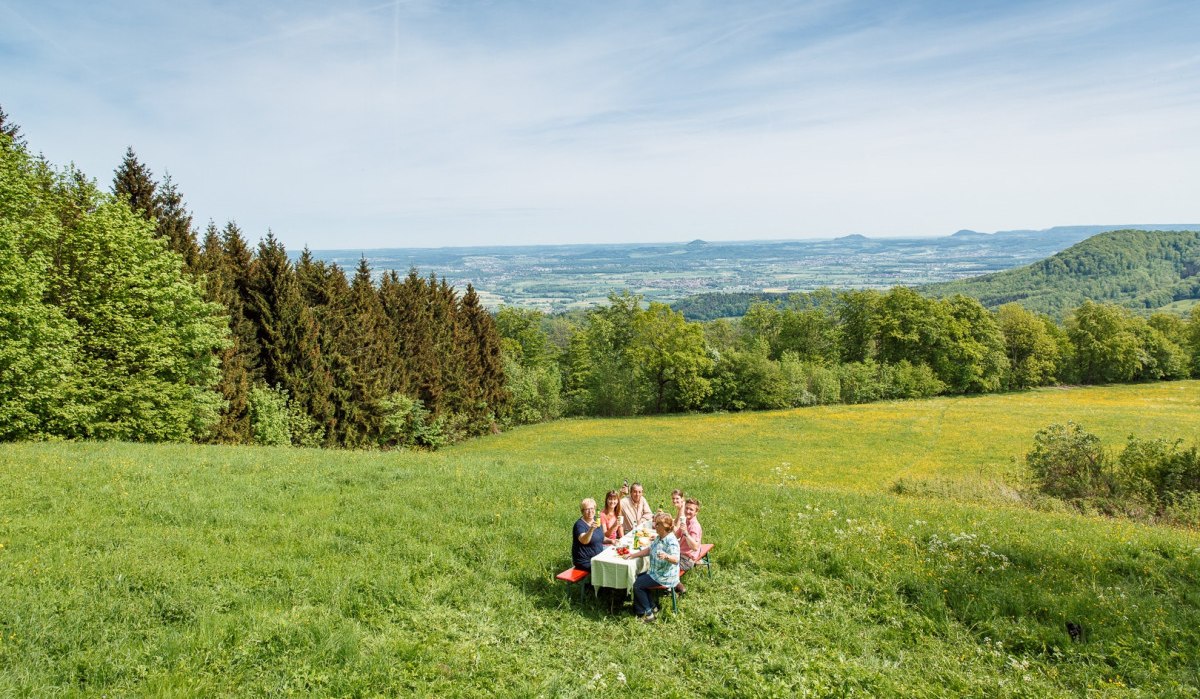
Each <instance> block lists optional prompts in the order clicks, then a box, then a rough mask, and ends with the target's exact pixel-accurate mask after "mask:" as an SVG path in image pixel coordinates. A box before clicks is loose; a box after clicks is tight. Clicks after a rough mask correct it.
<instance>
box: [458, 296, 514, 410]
mask: <svg viewBox="0 0 1200 699" xmlns="http://www.w3.org/2000/svg"><path fill="white" fill-rule="evenodd" d="M458 319H459V325H460V327H461V328H462V329H463V332H462V345H463V347H465V348H466V349H467V354H466V357H465V362H464V373H465V377H466V386H467V388H468V396H469V399H470V401H471V403H472V406H470V407H471V408H472V411H473V417H474V418H475V419H476V420H477V421H478V420H488V422H487V423H486V424H484V423H479V424H478V428H477V430H478V431H482V430H484V429H489V428H491V427H492V424H491V421H490V420H491V419H494V418H496V417H499V416H501V415H503V413H504V410H505V407H506V404H507V402H508V395H507V391H506V390H505V387H504V353H503V351H502V348H501V340H500V333H499V331H498V330H497V328H496V322H495V319H493V318H492V315H491V314H490V313H488V312H487V309H485V308H484V307H483V304H482V303H480V301H479V295H478V294H477V293H475V287H474V286H472V285H471V284H467V291H466V293H465V294H463V297H462V300H461V301H460V302H459V311H458Z"/></svg>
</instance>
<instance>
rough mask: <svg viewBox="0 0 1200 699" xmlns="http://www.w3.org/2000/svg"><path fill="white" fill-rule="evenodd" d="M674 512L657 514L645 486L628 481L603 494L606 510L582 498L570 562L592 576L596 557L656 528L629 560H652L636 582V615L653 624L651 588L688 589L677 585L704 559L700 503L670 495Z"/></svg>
mask: <svg viewBox="0 0 1200 699" xmlns="http://www.w3.org/2000/svg"><path fill="white" fill-rule="evenodd" d="M671 505H672V507H673V508H674V510H675V514H674V515H672V514H670V513H669V512H665V511H662V510H660V511H658V512H653V511H652V510H651V508H650V504H649V503H648V502H647V500H646V495H645V492H644V490H643V488H642V484H641V483H634V484H633V485H630V484H629V483H628V482H626V483H625V485H623V486H622V487H621V489H620V490H610V491H608V493H607V494H605V496H604V509H603V510H602V511H601V512H600V513H599V514H597V513H596V501H595V500H593V499H592V498H584V499H583V500H582V501H581V502H580V503H579V514H580V517H579V519H577V520H575V527H574V530H573V531H572V538H571V560H572V563H573V564H574V566H575V567H576V568H579V569H581V570H586V571H588V572H591V570H592V558H594V557H595V556H598V555H600V554H601V553H603V552H604V549H605V548H606V547H608V546H615V545H616V544H617V542H618V541H620V539H621V538H622V537H624V536H625V534H626V533H627V532H630V531H633V530H634V529H637V528H638V527H644V528H647V529H649V528H651V527H652V528H653V529H654V532H655V534H656V537H655V538H654V540H653V541H652V542H651V543H650V545H648V546H645V547H643V548H641V549H639V550H637V551H632V550H631V551H629V552H628V553H627V554H624V557H625V558H642V557H647V556H648V557H649V558H650V567H649V569H648V570H647V571H646V572H644V573H641V574H640V575H638V576H637V579H636V580H634V583H633V613H634V614H636V615H637V616H638V617H639V618H640V619H642V620H643V621H654V612H655V610H654V605H653V603H652V601H651V599H650V593H649V590H650V589H651V588H655V587H658V586H660V585H661V586H664V587H674V588H675V591H676V593H677V594H683V593H684V592H686V589H685V588H684V586H683V583H681V582H679V574H680V572H681V571H687V570H690V569H691V568H692V566H694V565H695V564H696V561H697V560H698V559H699V558H700V539H701V537H702V536H703V529H701V527H700V521H699V520H697V519H696V514H697V513H698V512H699V511H700V501H698V500H696V499H695V498H689V497H687V496H685V495H684V493H683V491H682V490H679V489H676V490H674V491H672V492H671Z"/></svg>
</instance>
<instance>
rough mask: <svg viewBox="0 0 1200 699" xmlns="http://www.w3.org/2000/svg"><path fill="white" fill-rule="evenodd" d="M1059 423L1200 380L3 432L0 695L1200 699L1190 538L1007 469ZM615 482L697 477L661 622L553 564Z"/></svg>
mask: <svg viewBox="0 0 1200 699" xmlns="http://www.w3.org/2000/svg"><path fill="white" fill-rule="evenodd" d="M1068 419H1072V420H1075V421H1077V422H1080V423H1082V424H1083V425H1084V427H1086V428H1087V429H1088V430H1090V431H1093V432H1095V433H1097V434H1099V435H1101V436H1102V437H1103V438H1104V439H1105V442H1106V443H1107V444H1109V445H1112V446H1117V445H1119V444H1120V442H1121V441H1122V440H1123V439H1124V437H1125V436H1126V435H1128V434H1131V433H1132V434H1137V435H1139V436H1146V437H1150V436H1168V437H1183V438H1185V439H1186V440H1188V441H1192V440H1195V439H1197V438H1198V437H1200V382H1194V381H1193V382H1175V383H1162V384H1151V385H1141V386H1117V387H1106V388H1076V389H1046V390H1040V391H1034V392H1028V393H1020V394H1010V395H998V396H986V397H978V398H958V399H951V398H940V399H934V400H927V401H914V402H898V403H881V404H873V405H865V406H836V407H825V408H809V409H802V410H791V411H780V412H771V413H754V414H736V415H686V416H673V417H661V418H640V419H622V420H568V421H560V422H556V423H551V424H546V425H537V426H531V427H526V428H521V429H518V430H514V431H512V432H509V433H505V434H501V435H495V436H492V437H488V438H484V439H480V440H476V441H473V442H469V443H465V444H461V445H458V446H456V447H454V448H451V449H447V450H444V451H442V452H439V453H433V454H429V453H364V452H335V451H319V450H302V449H266V448H248V447H215V446H190V445H134V444H118V443H83V444H8V445H2V446H0V484H2V486H3V487H0V697H7V696H104V695H107V696H127V695H150V696H213V695H228V696H233V695H237V696H243V695H272V696H285V695H298V696H309V695H328V696H377V695H383V696H388V695H398V696H410V695H423V696H432V695H438V696H482V695H504V696H594V695H597V694H602V693H609V694H613V695H616V696H624V695H644V696H687V695H693V694H700V695H713V696H780V697H785V696H786V697H791V696H864V697H866V696H976V697H1006V696H1011V697H1017V696H1037V697H1044V696H1145V697H1161V696H1200V535H1198V534H1197V533H1196V532H1195V531H1191V530H1184V529H1173V528H1167V527H1155V526H1148V525H1140V524H1134V523H1130V522H1124V521H1115V520H1105V519H1098V518H1090V517H1082V516H1077V515H1071V514H1063V513H1048V512H1036V511H1032V510H1030V509H1027V508H1025V507H1023V506H1020V505H1019V504H1015V503H1013V502H1012V501H1011V500H1010V499H1008V497H1009V496H1008V495H1006V492H1008V491H1007V490H1006V489H1005V488H1002V487H999V486H997V484H998V483H1000V482H1006V483H1009V484H1013V483H1017V482H1019V480H1020V479H1021V477H1022V474H1021V470H1020V467H1019V463H1018V462H1017V461H1016V460H1015V459H1016V458H1017V457H1020V455H1021V454H1023V453H1024V452H1025V451H1027V450H1028V449H1029V447H1030V445H1031V443H1032V436H1033V433H1034V432H1035V431H1036V430H1037V429H1039V428H1040V427H1043V426H1045V425H1046V424H1048V423H1050V422H1054V421H1065V420H1068ZM625 477H628V478H631V479H634V478H636V479H639V480H641V481H642V482H643V483H644V484H645V485H646V490H647V495H648V497H649V498H650V500H651V503H652V504H658V503H660V502H662V503H665V502H666V501H667V497H666V495H667V493H668V492H669V490H670V488H672V487H676V486H680V487H683V488H685V489H686V490H688V491H689V492H691V493H693V494H695V495H696V496H698V497H699V498H700V499H701V501H702V502H703V504H704V508H703V510H702V511H701V513H700V519H701V521H702V522H703V523H704V527H705V537H706V539H707V540H709V541H711V542H713V543H715V544H716V549H715V551H714V559H715V567H714V573H713V576H712V578H711V579H706V578H704V577H703V575H702V574H695V573H693V574H689V576H688V578H687V579H686V582H687V583H688V585H689V589H690V591H689V593H688V595H687V596H686V597H685V598H684V599H683V600H682V602H681V607H680V611H679V613H678V614H672V613H671V612H669V611H667V612H664V614H663V615H662V616H661V617H660V621H659V622H658V623H656V624H653V625H644V624H641V623H639V622H637V621H635V620H634V619H632V618H631V616H629V615H628V614H624V615H620V616H612V615H609V614H608V612H607V610H606V609H603V608H602V607H601V605H598V604H595V603H592V602H589V603H587V604H584V605H582V606H581V605H580V604H579V603H578V601H577V600H569V599H568V598H567V597H566V594H565V590H564V588H563V587H562V586H561V585H560V584H558V583H556V581H555V580H554V579H553V576H554V574H555V573H557V572H558V571H559V570H562V569H563V568H565V567H567V566H568V565H569V538H568V537H569V533H568V532H569V529H570V526H571V523H572V522H573V520H574V519H575V518H576V517H577V516H578V510H577V503H578V500H579V499H580V498H581V497H584V496H588V495H590V496H593V497H599V496H601V495H602V494H603V491H604V490H605V489H606V488H608V487H612V486H615V485H616V484H619V483H620V481H621V479H622V478H625ZM897 482H901V483H908V484H910V485H911V484H917V486H918V487H915V488H913V489H912V490H915V491H917V492H924V493H926V494H927V495H933V496H934V497H927V496H918V497H910V496H903V495H896V494H895V492H894V491H895V490H896V487H895V486H896V483H897ZM1068 622H1070V623H1072V624H1075V625H1078V627H1079V628H1080V629H1081V630H1082V635H1081V637H1080V638H1079V639H1078V640H1073V639H1072V638H1071V635H1070V634H1069V633H1068V630H1067V624H1068Z"/></svg>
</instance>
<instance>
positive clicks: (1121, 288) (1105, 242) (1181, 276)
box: [672, 229, 1200, 320]
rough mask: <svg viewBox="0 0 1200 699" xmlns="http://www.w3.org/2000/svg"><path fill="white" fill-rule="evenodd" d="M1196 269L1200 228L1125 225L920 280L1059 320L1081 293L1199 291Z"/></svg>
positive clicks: (1137, 302) (704, 297)
mask: <svg viewBox="0 0 1200 699" xmlns="http://www.w3.org/2000/svg"><path fill="white" fill-rule="evenodd" d="M1198 271H1200V233H1198V232H1196V231H1160V230H1133V229H1126V230H1119V231H1108V232H1103V233H1098V234H1096V235H1094V236H1092V237H1090V238H1088V239H1086V240H1084V241H1081V242H1079V243H1076V244H1074V245H1072V246H1071V247H1069V248H1067V249H1066V250H1062V251H1060V252H1057V253H1055V254H1054V255H1051V256H1050V257H1047V258H1046V259H1044V260H1039V261H1038V262H1034V263H1032V264H1029V265H1025V266H1023V267H1018V268H1016V269H1010V270H1005V271H1003V272H994V273H992V274H985V275H981V276H978V277H971V278H967V279H960V280H957V281H951V282H940V283H936V284H928V285H924V286H921V287H919V288H920V290H921V292H922V293H926V294H929V295H931V296H938V297H945V296H950V295H953V294H966V295H967V296H972V297H974V298H977V299H979V300H980V301H981V302H983V305H984V306H986V307H988V308H993V309H994V308H997V307H999V306H1001V305H1003V304H1005V303H1009V302H1016V303H1020V304H1021V305H1022V306H1024V307H1026V308H1028V309H1030V310H1032V311H1036V312H1038V313H1046V314H1048V315H1050V316H1051V317H1053V318H1055V319H1057V320H1062V319H1064V318H1065V317H1066V315H1067V312H1068V311H1070V310H1071V309H1072V308H1075V307H1076V306H1078V305H1080V304H1081V303H1083V302H1084V301H1086V300H1091V301H1107V302H1112V303H1116V304H1118V305H1121V306H1126V307H1128V308H1132V309H1135V310H1142V311H1144V310H1154V309H1158V308H1162V307H1163V306H1166V305H1167V304H1170V303H1173V302H1176V301H1185V300H1189V299H1200V276H1198V275H1197V272H1198ZM804 295H805V294H803V293H793V294H788V293H777V292H737V293H707V294H696V295H694V296H689V297H687V298H684V299H680V300H679V301H676V302H675V303H674V304H672V307H673V308H675V309H676V310H678V311H680V312H682V313H683V314H684V315H685V316H687V318H688V319H689V320H714V319H717V318H736V317H739V316H741V315H743V314H745V312H746V310H747V309H749V308H750V306H751V305H752V304H754V303H757V302H760V301H761V302H768V303H772V304H774V305H776V306H779V307H784V306H786V305H788V303H789V299H790V298H792V297H794V296H804Z"/></svg>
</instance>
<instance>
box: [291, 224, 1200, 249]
mask: <svg viewBox="0 0 1200 699" xmlns="http://www.w3.org/2000/svg"><path fill="white" fill-rule="evenodd" d="M1076 228H1102V229H1105V230H1119V229H1123V228H1132V229H1138V230H1192V231H1194V230H1200V223H1120V224H1107V225H1106V224H1081V225H1064V226H1049V227H1046V228H1014V229H1006V230H997V231H978V230H975V229H973V228H960V229H957V230H955V231H953V232H951V233H945V234H940V235H939V234H932V235H903V234H897V235H886V234H885V235H866V234H864V233H845V234H842V235H812V236H807V237H803V238H799V237H796V238H745V239H738V240H721V239H720V238H692V239H689V240H639V241H619V242H592V241H587V240H581V241H571V242H557V243H536V242H531V243H477V244H472V245H390V246H389V245H385V246H376V247H363V246H354V245H351V246H349V247H328V248H316V247H312V246H308V249H309V250H312V251H313V252H346V251H351V250H362V251H364V252H372V251H383V250H459V249H472V248H539V247H600V246H604V247H624V246H637V245H687V244H688V243H692V242H695V241H697V240H698V241H701V242H704V243H709V244H713V245H754V244H762V243H793V242H795V243H801V242H820V241H828V240H838V239H840V238H848V237H851V236H856V235H860V236H862V237H864V238H867V239H869V240H926V239H932V238H947V237H950V236H953V235H955V234H957V233H961V232H963V231H970V232H972V233H979V234H982V235H997V234H1004V233H1014V232H1032V233H1045V232H1047V231H1053V230H1058V229H1076ZM300 250H302V248H296V249H291V248H289V249H288V252H289V253H290V254H291V255H292V256H293V257H295V256H297V255H299V254H300Z"/></svg>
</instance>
